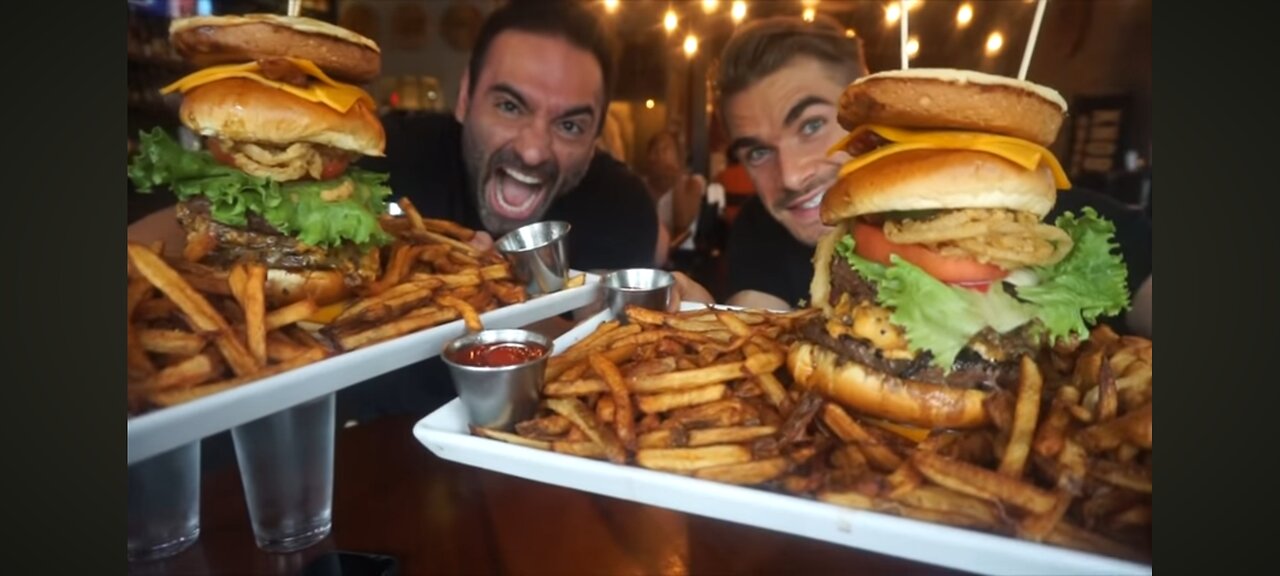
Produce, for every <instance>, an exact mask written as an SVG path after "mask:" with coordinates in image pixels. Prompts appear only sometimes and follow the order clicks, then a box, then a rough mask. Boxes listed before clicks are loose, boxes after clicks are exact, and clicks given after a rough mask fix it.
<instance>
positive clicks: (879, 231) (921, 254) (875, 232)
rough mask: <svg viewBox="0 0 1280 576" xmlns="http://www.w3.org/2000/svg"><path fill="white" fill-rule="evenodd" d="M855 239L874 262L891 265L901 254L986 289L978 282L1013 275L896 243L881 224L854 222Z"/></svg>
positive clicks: (943, 276)
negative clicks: (890, 262)
mask: <svg viewBox="0 0 1280 576" xmlns="http://www.w3.org/2000/svg"><path fill="white" fill-rule="evenodd" d="M853 240H854V242H856V246H855V247H854V251H855V252H857V253H858V255H859V256H862V257H863V258H866V259H868V260H871V261H873V262H879V263H881V264H884V265H888V264H889V256H890V255H893V254H897V255H898V256H899V257H901V258H902V259H903V260H906V261H907V262H910V263H912V264H915V265H916V266H919V267H920V269H921V270H924V271H925V273H927V274H929V275H930V276H933V277H934V278H937V279H938V280H941V281H943V282H947V283H951V284H962V285H967V287H969V288H974V289H977V290H981V291H984V292H985V289H983V288H979V287H978V285H989V284H990V283H991V282H993V281H996V280H1000V279H1003V278H1004V277H1005V276H1008V275H1009V272H1008V271H1006V270H1004V269H1002V268H1000V267H999V266H994V265H991V264H983V263H981V262H978V261H977V260H974V259H972V258H956V257H953V256H943V255H941V254H938V253H937V252H934V251H932V250H930V249H928V248H926V247H924V246H921V245H919V244H895V243H893V242H890V241H889V239H888V238H887V237H886V236H885V235H884V229H883V228H881V227H880V226H872V225H870V224H864V223H862V222H856V223H854V225H853Z"/></svg>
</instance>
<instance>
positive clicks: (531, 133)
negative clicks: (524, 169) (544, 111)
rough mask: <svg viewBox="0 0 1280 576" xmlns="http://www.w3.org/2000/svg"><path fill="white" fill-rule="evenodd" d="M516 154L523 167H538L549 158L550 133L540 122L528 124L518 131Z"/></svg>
mask: <svg viewBox="0 0 1280 576" xmlns="http://www.w3.org/2000/svg"><path fill="white" fill-rule="evenodd" d="M516 153H517V154H519V155H520V161H521V162H524V165H525V166H538V165H541V164H542V163H543V162H546V161H547V160H548V159H549V158H551V131H550V130H549V129H548V128H547V126H546V125H544V124H543V123H541V122H530V123H529V124H528V125H526V126H525V127H524V128H523V129H521V130H520V136H519V138H518V139H517V140H516Z"/></svg>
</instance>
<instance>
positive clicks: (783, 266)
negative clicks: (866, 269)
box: [726, 196, 814, 306]
mask: <svg viewBox="0 0 1280 576" xmlns="http://www.w3.org/2000/svg"><path fill="white" fill-rule="evenodd" d="M813 250H814V247H813V246H806V245H805V244H803V243H802V242H800V241H799V240H796V239H795V237H794V236H792V235H791V232H788V231H787V229H786V228H784V227H783V226H782V224H779V223H778V221H777V220H774V219H773V215H771V214H769V211H768V210H765V207H764V204H763V203H762V202H761V201H760V197H759V196H752V197H751V199H750V200H747V202H746V204H743V206H742V210H741V211H740V212H738V216H737V218H734V220H733V224H732V226H730V228H729V247H728V249H727V251H726V256H727V257H728V259H729V294H730V295H732V294H737V293H738V292H740V291H742V290H757V291H760V292H764V293H766V294H771V295H773V296H777V297H778V298H781V299H783V300H785V301H786V302H787V303H788V304H790V305H792V306H798V305H799V302H800V301H801V300H805V301H807V300H808V299H809V282H810V281H811V280H812V279H813Z"/></svg>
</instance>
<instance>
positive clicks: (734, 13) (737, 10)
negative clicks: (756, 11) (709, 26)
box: [729, 0, 747, 24]
mask: <svg viewBox="0 0 1280 576" xmlns="http://www.w3.org/2000/svg"><path fill="white" fill-rule="evenodd" d="M729 16H731V17H732V18H733V23H734V24H738V23H741V22H742V20H743V19H744V18H746V17H747V3H746V2H743V0H734V2H733V8H732V9H730V11H729Z"/></svg>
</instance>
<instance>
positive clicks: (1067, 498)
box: [1017, 490, 1073, 542]
mask: <svg viewBox="0 0 1280 576" xmlns="http://www.w3.org/2000/svg"><path fill="white" fill-rule="evenodd" d="M1054 498H1056V499H1057V500H1056V502H1055V503H1054V505H1053V507H1052V508H1050V509H1049V511H1048V512H1045V513H1043V514H1031V515H1029V516H1026V517H1024V518H1023V519H1022V520H1021V521H1020V522H1018V525H1017V534H1018V537H1019V538H1022V539H1024V540H1030V541H1032V542H1040V541H1041V540H1044V539H1045V538H1046V537H1048V536H1049V533H1050V532H1053V529H1054V528H1056V527H1057V526H1058V523H1059V522H1061V521H1062V517H1063V516H1065V515H1066V513H1067V508H1068V507H1070V506H1071V501H1072V500H1073V497H1072V495H1071V493H1070V492H1066V491H1061V490H1060V491H1058V492H1056V493H1055V494H1054Z"/></svg>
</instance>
